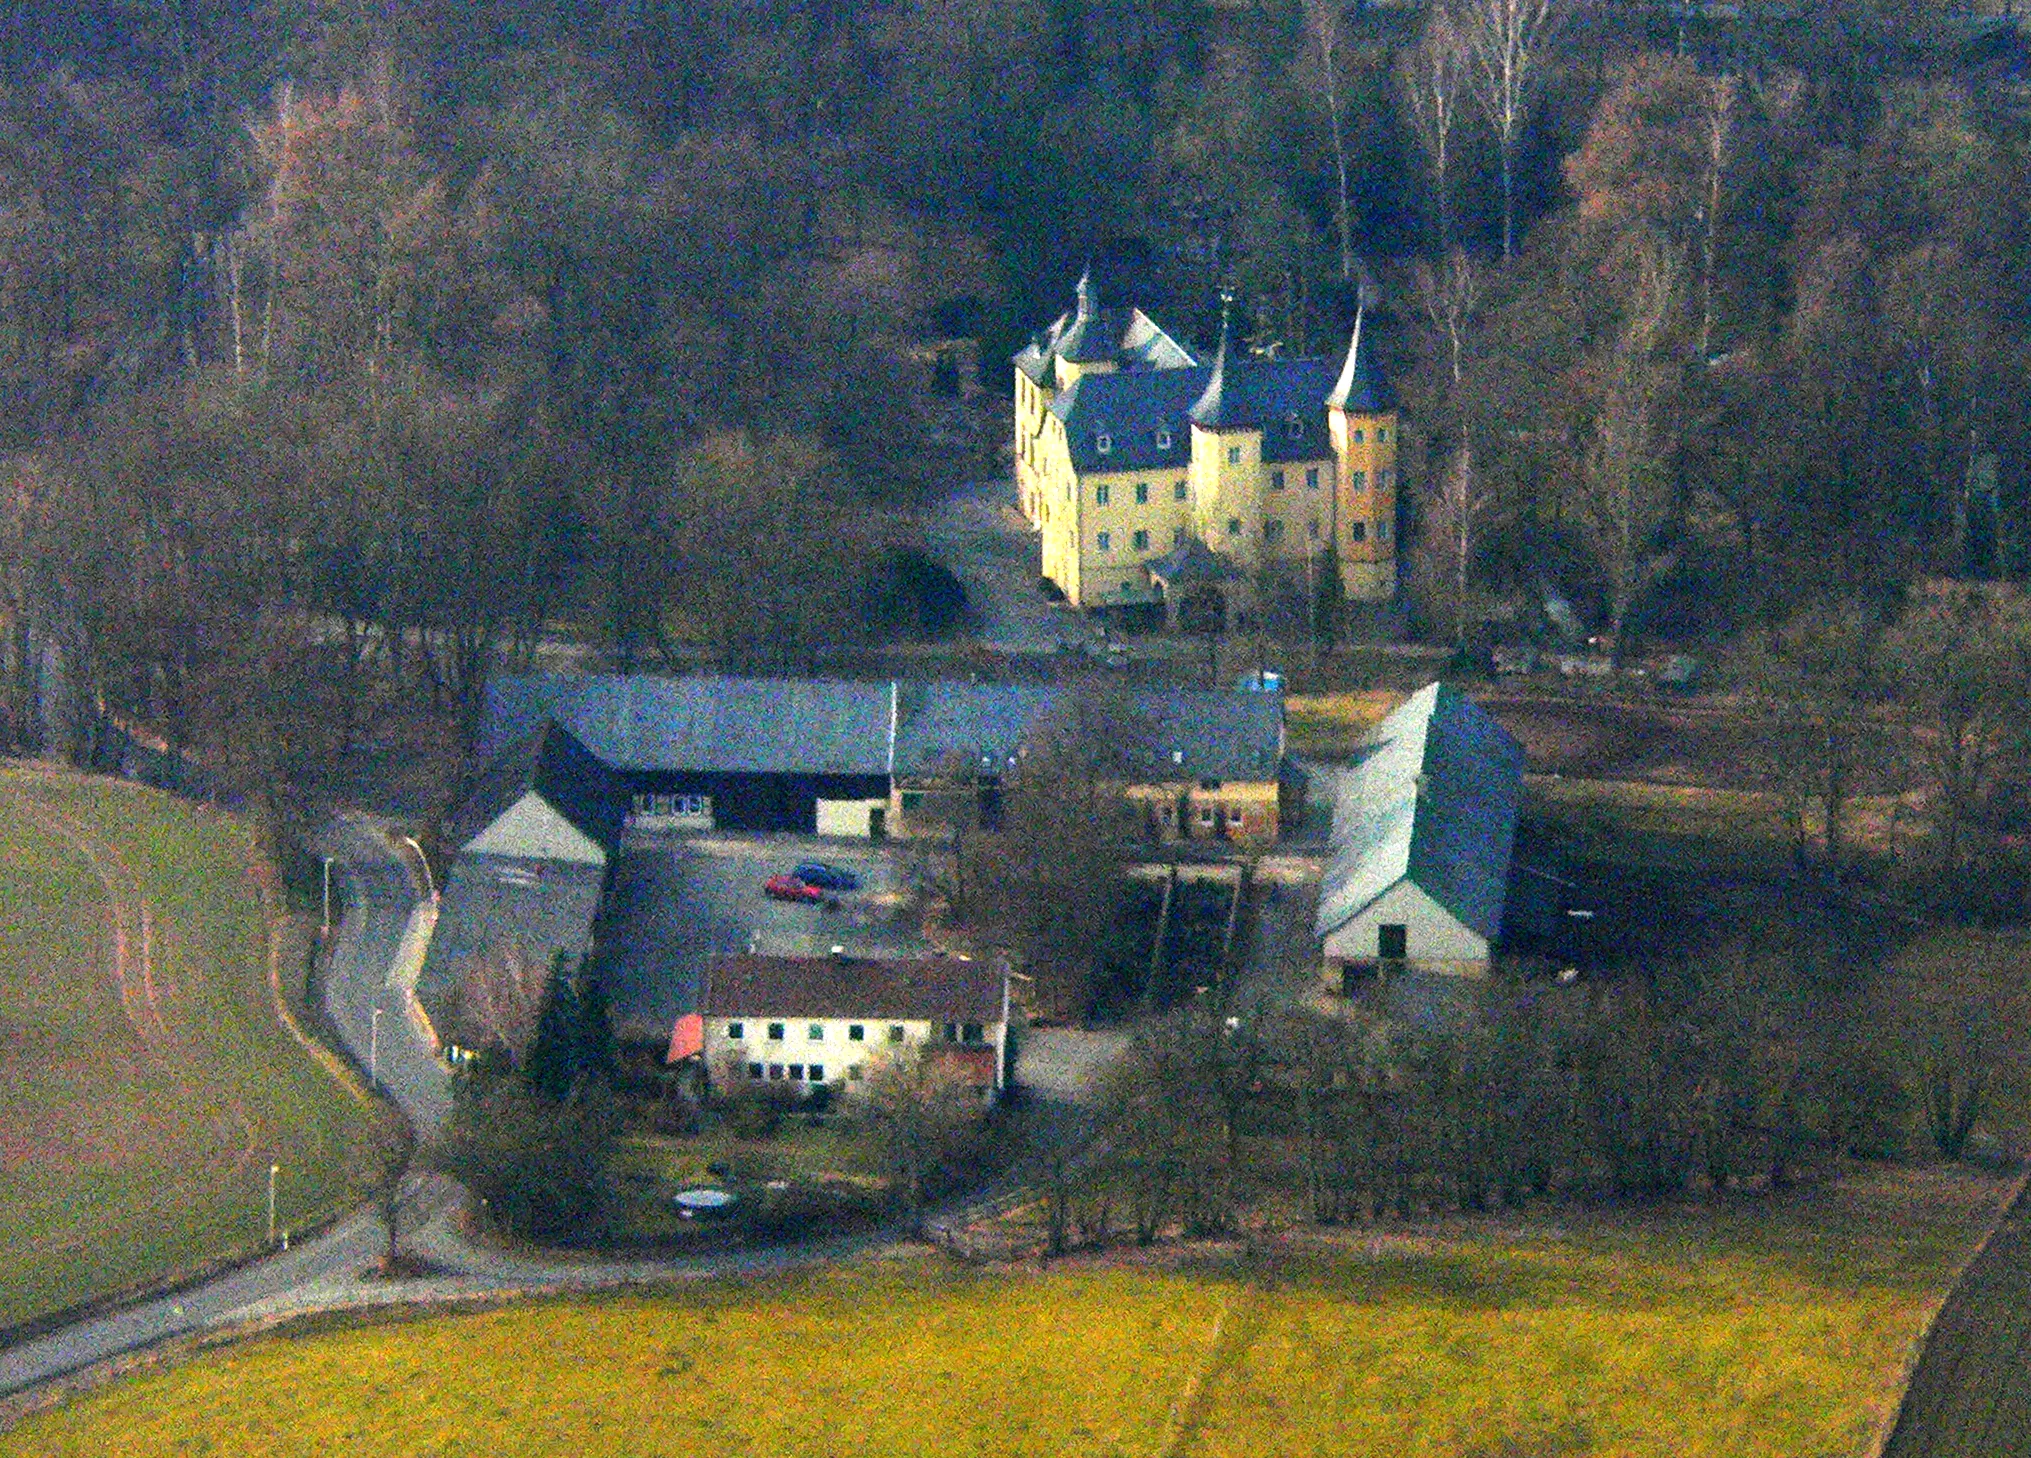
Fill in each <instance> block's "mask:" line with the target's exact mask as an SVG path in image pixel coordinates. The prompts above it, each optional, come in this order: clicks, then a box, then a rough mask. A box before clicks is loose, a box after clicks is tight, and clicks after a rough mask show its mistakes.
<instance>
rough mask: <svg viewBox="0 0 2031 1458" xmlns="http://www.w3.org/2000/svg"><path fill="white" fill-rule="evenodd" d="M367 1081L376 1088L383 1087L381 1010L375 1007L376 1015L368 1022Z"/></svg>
mask: <svg viewBox="0 0 2031 1458" xmlns="http://www.w3.org/2000/svg"><path fill="white" fill-rule="evenodd" d="M367 1082H368V1083H369V1084H370V1085H372V1086H373V1087H374V1088H375V1089H376V1090H378V1089H379V1088H380V1087H381V1010H380V1009H379V1008H375V1009H374V1016H373V1018H372V1019H371V1020H370V1021H369V1022H368V1024H367Z"/></svg>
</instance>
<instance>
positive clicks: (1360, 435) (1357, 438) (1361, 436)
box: [1354, 430, 1368, 445]
mask: <svg viewBox="0 0 2031 1458" xmlns="http://www.w3.org/2000/svg"><path fill="white" fill-rule="evenodd" d="M1366 439H1368V436H1367V434H1366V433H1365V432H1363V431H1359V430H1357V431H1355V432H1354V444H1356V445H1360V444H1361V442H1362V441H1364V440H1366Z"/></svg>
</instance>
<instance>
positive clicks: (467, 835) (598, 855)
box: [417, 722, 627, 1014]
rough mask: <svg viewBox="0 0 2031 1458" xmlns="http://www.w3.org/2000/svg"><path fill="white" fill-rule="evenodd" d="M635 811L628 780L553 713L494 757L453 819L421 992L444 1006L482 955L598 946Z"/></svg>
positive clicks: (534, 956) (546, 960)
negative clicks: (624, 834) (614, 866)
mask: <svg viewBox="0 0 2031 1458" xmlns="http://www.w3.org/2000/svg"><path fill="white" fill-rule="evenodd" d="M626 814H627V795H626V788H625V786H624V785H623V783H622V782H621V780H620V778H619V776H617V775H616V774H615V773H614V772H613V771H612V770H610V769H608V768H607V767H606V766H605V765H604V764H602V763H600V761H599V759H598V758H597V757H596V756H595V755H593V754H592V753H591V752H590V751H589V750H587V749H586V747H585V746H584V745H583V744H581V743H580V742H579V741H578V740H577V739H576V738H575V737H574V736H573V735H572V734H571V733H570V731H568V730H566V729H564V728H563V727H561V726H560V725H558V724H556V723H555V722H546V723H544V724H542V725H541V726H540V727H538V728H536V729H535V730H533V731H532V732H530V733H528V734H524V735H523V736H521V738H519V739H518V740H516V741H515V742H514V743H512V744H510V745H509V746H507V748H506V749H504V750H503V751H502V752H501V753H500V754H498V755H496V756H495V757H494V758H492V759H491V760H489V761H487V762H486V765H485V767H484V768H483V769H482V771H481V772H480V774H479V777H478V778H477V780H476V781H475V783H474V784H473V786H472V788H471V790H470V791H469V792H468V793H467V795H466V796H465V798H464V800H463V801H462V802H461V803H460V805H459V807H458V809H457V810H456V811H454V812H453V814H452V815H451V817H450V818H449V819H448V820H447V821H446V823H445V830H444V834H445V839H446V840H447V841H448V842H449V843H450V844H451V845H452V846H454V847H455V848H456V855H455V858H454V859H453V861H452V866H451V872H450V874H449V875H448V876H447V877H446V878H445V884H444V896H443V899H442V902H441V904H440V906H439V909H438V916H437V929H436V931H435V933H434V934H433V935H432V937H431V941H430V950H429V953H428V955H427V956H426V957H425V960H424V964H423V971H422V975H421V977H420V978H419V980H418V983H417V995H418V996H419V997H420V998H421V999H422V1000H423V1002H424V1004H425V1006H426V1007H429V1008H431V1009H432V1011H433V1013H438V1014H441V1013H443V1012H444V1011H445V1010H446V1008H447V1006H448V1004H449V1003H450V1002H451V1001H452V1000H453V999H454V995H455V992H456V990H457V989H458V987H459V986H460V984H461V982H462V981H463V980H464V977H465V974H466V971H467V968H468V966H469V965H470V964H471V963H472V962H474V961H475V960H489V959H495V960H498V959H514V960H516V961H517V962H519V963H520V964H521V965H522V966H524V967H530V968H538V969H547V968H549V967H550V966H551V965H552V964H553V963H554V962H555V960H556V958H557V956H558V955H559V954H560V953H561V954H563V955H564V957H565V958H566V959H567V960H568V961H570V962H571V963H573V964H574V965H575V964H576V963H578V962H580V961H582V960H583V959H584V958H585V957H587V956H588V955H589V954H590V953H591V950H592V942H593V927H594V924H595V922H596V921H597V920H598V918H599V914H600V912H601V910H602V908H603V907H604V905H605V902H606V896H607V891H608V888H609V886H610V885H611V879H612V877H611V861H612V858H613V854H614V850H615V848H616V846H617V845H618V843H619V840H620V833H621V826H622V822H623V820H624V818H625V816H626Z"/></svg>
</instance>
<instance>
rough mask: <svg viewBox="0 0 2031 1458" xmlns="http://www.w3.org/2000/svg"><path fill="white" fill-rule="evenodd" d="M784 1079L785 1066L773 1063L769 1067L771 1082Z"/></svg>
mask: <svg viewBox="0 0 2031 1458" xmlns="http://www.w3.org/2000/svg"><path fill="white" fill-rule="evenodd" d="M782 1077H783V1065H782V1064H780V1063H771V1064H770V1065H769V1079H770V1081H771V1082H776V1081H780V1080H781V1079H782Z"/></svg>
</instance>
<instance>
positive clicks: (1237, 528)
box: [1227, 516, 1241, 537]
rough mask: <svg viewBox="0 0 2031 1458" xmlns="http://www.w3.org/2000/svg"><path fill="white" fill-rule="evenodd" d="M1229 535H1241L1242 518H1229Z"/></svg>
mask: <svg viewBox="0 0 2031 1458" xmlns="http://www.w3.org/2000/svg"><path fill="white" fill-rule="evenodd" d="M1227 535H1228V536H1230V537H1238V536H1240V535H1241V518H1240V517H1238V516H1230V517H1229V518H1227Z"/></svg>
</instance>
